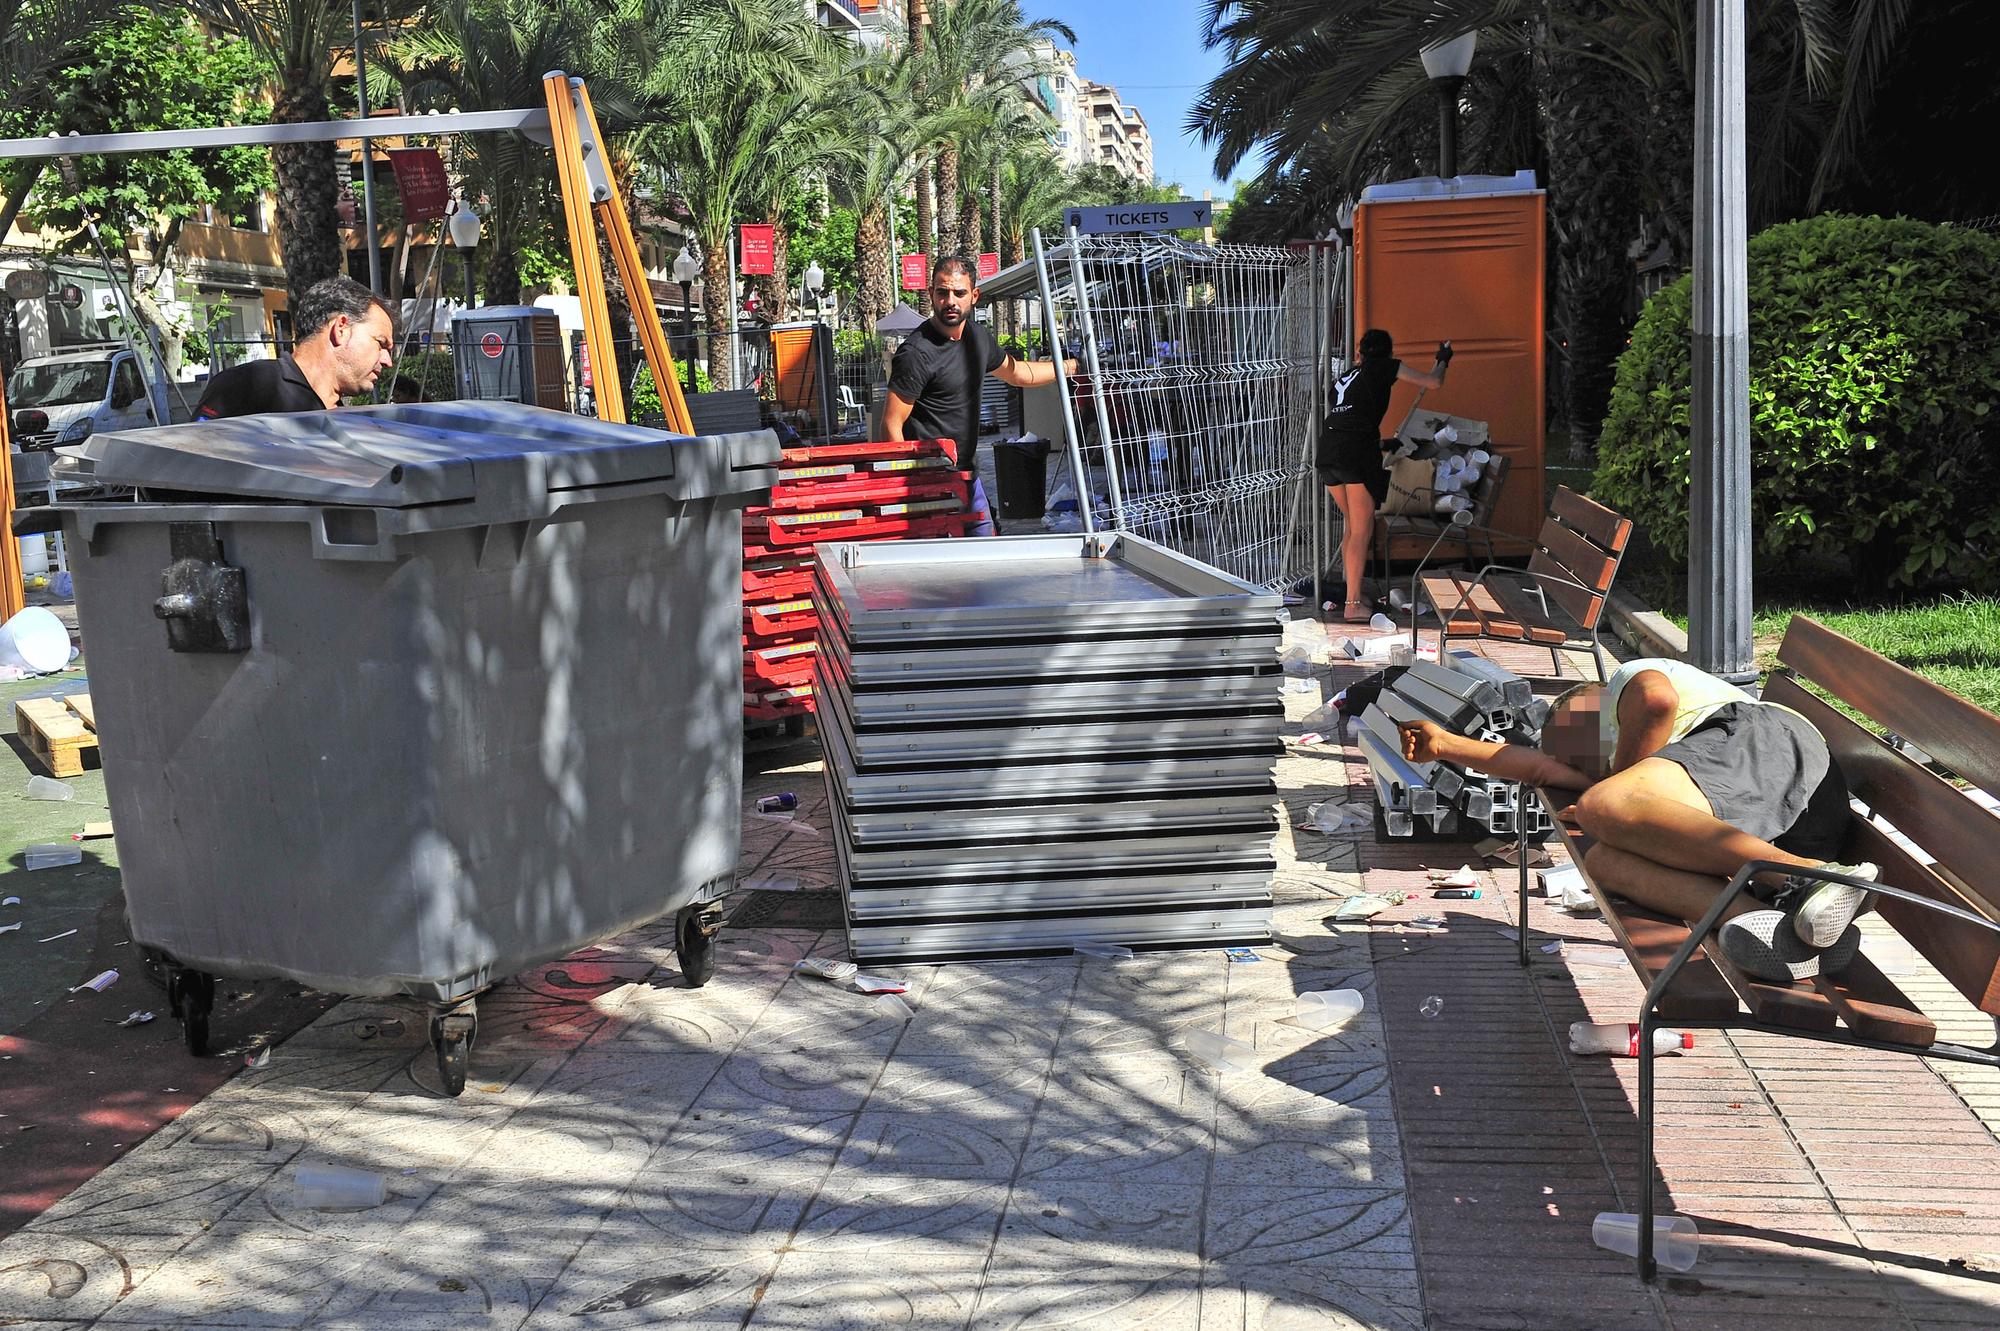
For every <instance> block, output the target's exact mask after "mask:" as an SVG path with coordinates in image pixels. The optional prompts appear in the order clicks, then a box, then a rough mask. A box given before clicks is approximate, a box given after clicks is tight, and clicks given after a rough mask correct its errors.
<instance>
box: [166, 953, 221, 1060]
mask: <svg viewBox="0 0 2000 1331" xmlns="http://www.w3.org/2000/svg"><path fill="white" fill-rule="evenodd" d="M167 1004H168V1006H169V1007H171V1008H172V1009H173V1013H174V1015H175V1016H176V1017H179V1018H180V1022H181V1042H182V1043H183V1044H185V1045H186V1046H187V1051H188V1052H189V1053H190V1054H193V1055H194V1056H195V1057H196V1058H201V1057H202V1056H204V1055H205V1054H207V1053H208V1015H209V1013H211V1012H213V1011H214V1010H215V977H214V976H213V975H210V974H209V973H208V972H207V971H197V970H189V969H188V968H186V967H184V966H174V967H172V968H170V969H169V970H168V971H167Z"/></svg>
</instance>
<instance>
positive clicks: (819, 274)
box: [805, 259, 826, 323]
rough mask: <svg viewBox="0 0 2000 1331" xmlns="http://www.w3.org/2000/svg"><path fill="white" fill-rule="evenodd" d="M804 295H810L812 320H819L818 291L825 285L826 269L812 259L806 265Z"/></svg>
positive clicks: (816, 260) (816, 321) (815, 321)
mask: <svg viewBox="0 0 2000 1331" xmlns="http://www.w3.org/2000/svg"><path fill="white" fill-rule="evenodd" d="M805 281H806V295H808V296H810V297H812V303H813V322H814V323H818V322H819V293H820V292H821V291H822V290H824V289H825V287H826V270H825V269H824V268H822V267H820V266H819V260H818V259H814V260H813V261H812V262H811V263H809V264H807V265H806V278H805Z"/></svg>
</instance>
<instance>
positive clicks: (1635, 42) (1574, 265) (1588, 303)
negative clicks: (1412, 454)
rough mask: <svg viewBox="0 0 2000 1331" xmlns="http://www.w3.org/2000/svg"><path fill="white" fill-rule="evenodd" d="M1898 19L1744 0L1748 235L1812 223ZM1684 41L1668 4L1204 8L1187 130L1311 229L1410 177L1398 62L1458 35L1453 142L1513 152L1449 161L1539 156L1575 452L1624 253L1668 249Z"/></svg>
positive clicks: (1677, 224) (1679, 237)
mask: <svg viewBox="0 0 2000 1331" xmlns="http://www.w3.org/2000/svg"><path fill="white" fill-rule="evenodd" d="M1907 8H1908V7H1907V5H1906V4H1902V3H1889V4H1882V3H1876V0H1817V2H1816V3H1799V2H1798V0H1750V12H1749V35H1748V43H1747V46H1748V50H1747V56H1748V60H1749V63H1750V73H1749V87H1750V89H1751V103H1752V104H1751V106H1750V108H1749V115H1748V123H1749V124H1750V125H1751V126H1752V141H1751V143H1750V145H1749V147H1750V167H1751V215H1752V225H1753V226H1757V225H1763V224H1767V223H1769V222H1772V221H1776V220H1780V219H1781V218H1783V217H1785V216H1790V215H1793V213H1795V212H1796V211H1797V210H1800V209H1809V208H1811V207H1813V206H1816V204H1817V201H1818V199H1819V197H1820V196H1821V195H1822V194H1823V193H1824V192H1825V191H1826V189H1828V188H1829V187H1830V186H1831V184H1832V183H1833V182H1836V181H1838V180H1839V178H1840V177H1841V174H1842V172H1843V171H1844V170H1845V169H1846V165H1847V164H1848V163H1849V162H1851V160H1852V158H1853V154H1854V150H1855V147H1856V145H1857V144H1858V142H1859V134H1860V127H1861V125H1862V123H1863V118H1864V116H1865V114H1866V110H1867V107H1868V102H1869V98H1870V90H1871V89H1872V87H1873V84H1874V82H1875V80H1876V79H1877V78H1879V77H1880V75H1881V73H1882V71H1883V69H1884V68H1885V67H1886V65H1887V62H1888V60H1889V57H1890V56H1891V55H1892V54H1893V51H1894V46H1895V39H1896V36H1897V34H1898V33H1899V32H1900V31H1901V28H1902V25H1903V21H1904V17H1905V14H1906V12H1907ZM1693 24H1694V20H1693V15H1692V11H1691V8H1690V7H1689V6H1687V5H1686V4H1684V3H1681V2H1680V0H1541V3H1538V4H1530V3H1528V2H1527V0H1330V2H1329V0H1209V10H1208V26H1207V40H1208V42H1209V44H1210V45H1211V46H1213V47H1220V48H1222V49H1223V50H1224V51H1225V52H1226V54H1227V55H1228V58H1229V65H1228V67H1227V68H1226V69H1225V70H1224V71H1223V73H1222V74H1221V75H1219V76H1217V78H1216V79H1215V80H1213V81H1212V82H1211V83H1210V84H1209V86H1208V88H1207V89H1206V90H1205V91H1204V93H1203V94H1202V96H1201V98H1200V99H1199V100H1198V101H1197V103H1196V105H1195V107H1194V109H1193V111H1192V112H1191V114H1190V116H1189V126H1190V128H1192V129H1194V130H1196V131H1197V132H1199V133H1201V134H1202V136H1203V137H1204V139H1205V140H1206V141H1207V142H1208V143H1209V144H1210V145H1211V146H1213V147H1214V148H1215V150H1216V163H1217V169H1218V172H1220V173H1223V174H1226V173H1228V172H1229V171H1230V170H1232V169H1233V168H1234V167H1235V166H1236V165H1237V164H1238V163H1239V162H1240V161H1242V160H1243V159H1244V158H1245V157H1246V156H1248V155H1249V154H1250V153H1251V152H1253V151H1261V152H1263V153H1264V154H1265V156H1266V160H1267V169H1266V172H1265V175H1264V177H1263V185H1264V189H1263V194H1264V197H1265V198H1266V199H1267V200H1271V201H1277V200H1288V201H1289V202H1290V203H1291V204H1293V205H1295V206H1297V207H1298V208H1300V209H1301V211H1300V212H1299V213H1298V215H1297V216H1296V217H1295V219H1294V225H1295V226H1296V227H1297V228H1298V231H1306V230H1318V229H1320V228H1322V227H1324V226H1325V225H1327V224H1328V223H1329V222H1330V221H1331V219H1332V212H1333V209H1334V207H1336V206H1337V204H1338V203H1339V201H1341V200H1343V199H1347V198H1352V197H1353V196H1354V195H1355V194H1356V193H1358V192H1359V190H1360V188H1361V187H1362V186H1363V185H1365V184H1367V183H1368V182H1369V181H1370V180H1371V179H1380V178H1383V177H1385V176H1389V175H1394V174H1406V173H1409V172H1410V170H1411V168H1412V167H1413V166H1414V167H1415V168H1416V169H1418V170H1423V169H1427V165H1426V164H1425V163H1424V161H1423V160H1422V158H1421V156H1419V157H1417V158H1416V159H1415V160H1414V161H1413V160H1412V158H1411V154H1410V151H1409V149H1410V145H1422V144H1424V143H1425V142H1426V140H1427V125H1426V122H1427V121H1428V120H1429V119H1430V116H1431V114H1432V111H1431V101H1430V97H1429V95H1428V93H1427V91H1426V89H1425V87H1424V80H1423V78H1422V75H1421V73H1420V72H1419V70H1418V60H1417V56H1418V53H1419V51H1420V50H1421V49H1422V47H1423V46H1425V45H1427V44H1428V43H1430V42H1432V41H1434V40H1437V39H1440V38H1446V37H1450V36H1453V35H1456V34H1457V33H1461V32H1465V31H1470V30H1473V29H1478V30H1479V31H1480V32H1481V34H1482V57H1481V61H1480V64H1479V65H1476V66H1475V67H1474V78H1473V81H1472V82H1471V83H1470V84H1469V85H1468V87H1467V89H1466V95H1465V100H1466V103H1467V105H1468V106H1469V107H1470V108H1471V121H1472V127H1473V134H1474V137H1475V139H1477V138H1478V137H1479V136H1481V135H1484V136H1485V137H1486V138H1487V139H1488V141H1489V142H1493V143H1503V142H1504V143H1510V144H1512V145H1514V147H1513V150H1512V155H1510V156H1487V157H1484V158H1481V157H1480V156H1479V155H1478V154H1477V153H1473V154H1469V156H1470V157H1471V159H1472V160H1473V161H1474V162H1475V163H1476V164H1479V165H1484V166H1486V167H1487V168H1488V169H1511V168H1512V167H1514V166H1518V165H1528V164H1531V163H1534V162H1536V161H1537V159H1540V158H1543V157H1544V156H1545V157H1546V161H1545V162H1542V163H1541V164H1542V165H1544V167H1545V171H1546V176H1547V182H1548V184H1549V187H1550V190H1551V195H1552V199H1551V204H1552V207H1551V216H1552V223H1553V225H1554V227H1555V228H1556V231H1557V234H1558V236H1559V238H1560V240H1561V247H1560V248H1559V253H1558V264H1557V267H1558V286H1557V294H1558V306H1557V315H1556V322H1557V325H1558V327H1559V328H1560V329H1561V330H1562V331H1563V332H1564V334H1565V336H1566V338H1567V340H1568V344H1569V352H1570V355H1569V357H1568V364H1567V369H1568V373H1567V374H1566V376H1565V385H1566V387H1565V399H1566V400H1565V405H1566V408H1567V414H1569V416H1570V418H1571V427H1572V430H1573V431H1574V432H1575V434H1576V436H1577V437H1579V438H1582V437H1594V436H1595V434H1596V421H1597V418H1599V417H1601V413H1602V402H1603V393H1604V390H1605V388H1606V387H1607V381H1606V378H1605V376H1606V374H1607V372H1608V364H1609V357H1610V355H1611V354H1613V353H1615V351H1616V349H1617V347H1618V346H1619V345H1620V344H1621V343H1622V340H1623V319H1624V317H1625V313H1624V312H1625V310H1626V309H1627V298H1626V288H1627V287H1628V285H1629V283H1630V275H1631V270H1630V265H1629V262H1628V261H1627V260H1626V259H1625V257H1624V254H1625V249H1626V246H1627V245H1629V244H1630V243H1631V241H1632V240H1634V239H1635V238H1638V237H1639V236H1641V235H1642V234H1644V235H1645V236H1647V237H1650V238H1656V239H1663V240H1664V241H1665V242H1666V243H1667V244H1668V246H1669V249H1670V251H1671V252H1672V253H1673V254H1674V255H1675V256H1676V257H1684V256H1685V255H1686V254H1687V252H1688V239H1689V236H1690V234H1691V227H1692V204H1693V198H1692V191H1691V181H1692V176H1693V156H1694V151H1693V127H1694V126H1693V110H1692V108H1693V97H1692V92H1691V90H1692V88H1693V86H1694V76H1695V69H1694V32H1693ZM1488 53H1490V54H1491V55H1492V56H1494V57H1497V62H1496V60H1494V59H1489V55H1488ZM1635 107H1643V108H1644V111H1643V114H1641V115H1635V114H1634V108H1635ZM1530 121H1538V122H1539V123H1537V124H1536V125H1535V126H1534V129H1533V132H1532V134H1524V133H1523V132H1522V126H1523V125H1524V124H1527V123H1528V122H1530ZM1621 127H1622V129H1623V130H1624V131H1626V133H1628V134H1630V135H1631V137H1625V135H1624V134H1621V133H1620V132H1619V130H1620V128H1621ZM1535 144H1539V147H1536V146H1533V145H1535ZM1635 165H1636V169H1635ZM1286 176H1291V177H1293V178H1292V179H1290V180H1286V179H1285V177H1286ZM1258 212H1259V214H1261V215H1260V216H1258V217H1257V218H1255V220H1257V221H1259V222H1261V223H1262V224H1265V225H1270V224H1272V223H1273V222H1274V220H1275V215H1274V214H1273V213H1272V212H1269V211H1266V210H1258ZM1641 214H1643V216H1644V218H1645V219H1646V221H1645V230H1644V232H1643V233H1642V232H1641V221H1640V215H1641ZM1250 220H1252V219H1251V218H1246V219H1245V221H1246V222H1248V221H1250ZM1295 234H1296V232H1295ZM1607 285H1609V286H1611V287H1612V288H1613V289H1611V290H1607V289H1606V287H1607ZM1600 362H1602V363H1601V364H1600Z"/></svg>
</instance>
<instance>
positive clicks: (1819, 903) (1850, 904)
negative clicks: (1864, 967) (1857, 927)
mask: <svg viewBox="0 0 2000 1331" xmlns="http://www.w3.org/2000/svg"><path fill="white" fill-rule="evenodd" d="M1823 867H1824V868H1826V869H1829V870H1831V871H1832V872H1834V873H1839V874H1846V875H1847V876H1848V877H1849V878H1865V879H1867V880H1868V881H1869V882H1874V881H1875V879H1876V878H1877V877H1879V876H1880V875H1881V873H1882V870H1881V869H1880V868H1879V867H1878V866H1876V865H1873V864H1868V863H1865V862H1864V863H1861V864H1827V865H1824V866H1823ZM1787 886H1791V887H1796V888H1798V889H1799V890H1800V891H1801V892H1802V895H1800V896H1799V897H1798V898H1797V900H1798V905H1797V906H1795V907H1793V909H1792V928H1793V929H1795V930H1797V931H1798V935H1799V938H1800V939H1801V940H1802V941H1803V942H1804V943H1805V944H1806V946H1808V947H1832V946H1833V945H1834V944H1835V943H1836V942H1838V941H1839V940H1840V936H1841V935H1842V934H1844V933H1846V932H1847V926H1848V925H1850V924H1852V923H1854V917H1855V916H1856V915H1859V914H1860V913H1861V912H1862V911H1863V910H1864V909H1866V908H1867V906H1868V903H1869V901H1870V900H1871V899H1873V897H1874V895H1875V894H1874V893H1873V892H1870V891H1868V890H1867V889H1865V888H1859V887H1854V886H1851V885H1849V884H1847V883H1823V882H1817V881H1815V880H1813V879H1810V878H1796V877H1795V878H1792V879H1790V880H1789V881H1788V883H1787Z"/></svg>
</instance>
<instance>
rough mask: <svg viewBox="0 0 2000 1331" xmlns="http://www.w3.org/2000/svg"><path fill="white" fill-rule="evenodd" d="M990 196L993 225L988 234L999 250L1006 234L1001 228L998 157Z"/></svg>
mask: <svg viewBox="0 0 2000 1331" xmlns="http://www.w3.org/2000/svg"><path fill="white" fill-rule="evenodd" d="M988 198H989V200H990V201H991V203H992V211H991V217H992V219H993V225H992V227H991V228H990V229H989V230H988V232H987V234H988V235H990V236H992V237H993V248H994V250H995V251H996V252H997V251H998V250H999V249H1000V237H1001V236H1002V235H1004V234H1005V233H1004V232H1002V231H1001V230H1000V159H999V158H998V157H995V158H994V159H993V184H992V187H991V192H990V193H989V195H988Z"/></svg>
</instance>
